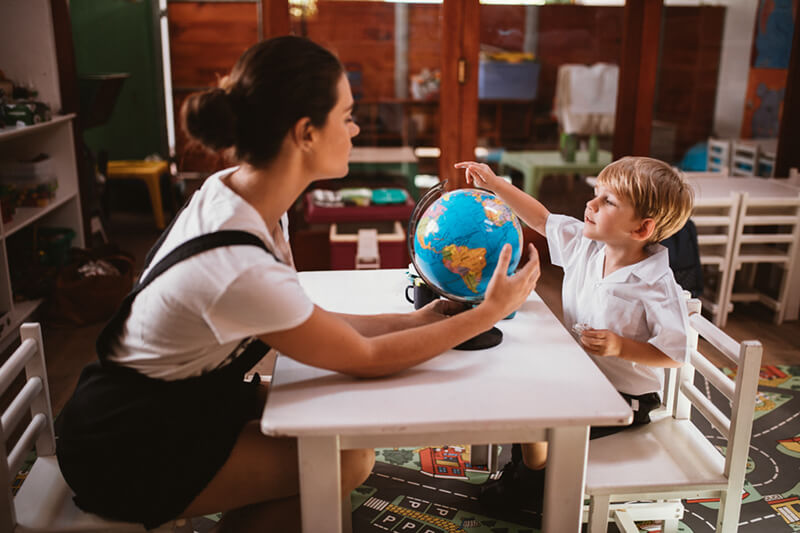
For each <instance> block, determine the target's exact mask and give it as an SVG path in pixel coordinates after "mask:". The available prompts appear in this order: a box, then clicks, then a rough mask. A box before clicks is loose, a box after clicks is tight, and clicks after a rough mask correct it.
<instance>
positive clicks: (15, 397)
mask: <svg viewBox="0 0 800 533" xmlns="http://www.w3.org/2000/svg"><path fill="white" fill-rule="evenodd" d="M20 337H21V342H20V345H19V347H18V348H17V349H16V350H14V353H12V354H11V356H10V357H9V358H8V359H7V360H6V361H5V362H4V363H3V365H2V366H0V395H6V393H7V392H8V391H11V390H12V389H14V388H16V387H14V385H15V382H16V380H17V377H18V376H20V375H24V376H25V383H24V385H23V386H22V388H21V389H20V390H19V391H14V392H13V393H12V395H11V399H10V403H9V405H8V407H7V408H6V409H5V411H3V414H2V417H0V446H3V447H4V450H3V454H2V455H0V483H2V484H3V487H4V490H5V495H4V497H3V498H2V499H0V500H1V501H0V531H13V530H14V524H15V523H16V514H15V511H14V496H13V494H12V492H11V483H12V481H13V480H14V477H15V476H16V474H17V472H18V471H19V469H20V467H21V466H22V464H23V463H24V461H25V458H26V456H27V454H28V452H29V451H31V450H32V449H34V448H35V449H36V454H37V455H38V456H40V457H42V456H47V455H55V453H56V441H55V434H54V431H53V413H52V411H51V409H50V392H49V389H48V385H47V370H46V367H45V360H44V349H43V345H42V331H41V328H40V327H39V324H35V323H28V324H23V325H22V327H21V328H20ZM26 413H30V421H28V422H27V424H25V426H24V428H21V427H20V428H19V429H21V433H20V436H19V438H18V439H17V440H16V442H15V443H11V442H8V440H9V439H10V438H11V437H12V434H13V433H15V430H17V429H18V426H20V423H21V422H22V421H23V420H24V419H25V418H26V416H25V415H26ZM12 444H13V445H12ZM6 450H8V451H7V452H6Z"/></svg>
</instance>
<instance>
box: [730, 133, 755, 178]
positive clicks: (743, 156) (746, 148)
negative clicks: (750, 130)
mask: <svg viewBox="0 0 800 533" xmlns="http://www.w3.org/2000/svg"><path fill="white" fill-rule="evenodd" d="M757 171H758V145H757V144H755V143H749V142H740V141H734V142H733V145H732V147H731V175H732V176H755V175H756V172H757Z"/></svg>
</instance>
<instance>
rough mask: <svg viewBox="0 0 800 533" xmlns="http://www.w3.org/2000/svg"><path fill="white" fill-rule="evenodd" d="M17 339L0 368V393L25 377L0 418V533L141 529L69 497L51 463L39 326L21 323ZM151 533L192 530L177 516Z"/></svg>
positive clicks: (52, 444) (50, 415)
mask: <svg viewBox="0 0 800 533" xmlns="http://www.w3.org/2000/svg"><path fill="white" fill-rule="evenodd" d="M20 337H21V343H20V346H19V348H17V349H16V350H15V351H14V353H13V354H12V355H11V356H10V357H9V358H8V360H6V361H5V362H4V363H3V365H2V366H0V396H2V395H4V394H5V393H6V392H8V391H10V390H12V385H13V384H14V382H15V380H16V379H17V377H19V376H22V375H24V376H25V384H24V385H23V386H22V388H21V390H19V392H16V393H14V394H13V397H12V399H11V403H10V404H9V406H8V408H6V410H5V411H4V412H3V413H2V418H0V447H4V453H3V454H0V482H2V483H3V486H4V488H5V489H4V490H5V494H4V495H3V497H2V498H0V533H23V532H24V533H44V532H56V531H70V532H101V531H102V532H120V533H124V532H144V531H146V530H145V528H144V527H143V526H142V525H141V524H132V523H126V522H113V521H109V520H104V519H102V518H100V517H99V516H97V515H94V514H91V513H86V512H84V511H82V510H80V509H79V508H78V507H77V506H76V505H75V503H74V502H73V501H72V496H73V494H72V491H71V490H70V488H69V486H68V485H67V484H66V482H65V481H64V478H63V477H62V475H61V470H60V469H59V468H58V462H57V461H56V455H55V453H56V445H55V434H54V431H53V413H52V411H51V407H50V393H49V389H48V385H47V371H46V366H45V358H44V350H43V345H42V333H41V328H40V327H39V324H35V323H29V324H23V325H22V327H21V328H20ZM26 413H30V421H29V422H28V423H27V425H26V426H25V429H24V430H23V431H22V432H21V436H20V437H19V438H18V439H17V440H16V443H12V442H8V439H9V438H10V437H11V435H12V434H13V433H14V432H15V429H16V428H17V427H18V426H19V425H20V424H21V423H22V422H23V421H25V420H26ZM12 444H13V446H12ZM33 449H35V450H36V460H35V462H34V463H33V466H32V467H31V469H30V471H29V472H28V475H27V477H26V478H25V480H24V482H23V483H22V487H20V489H19V492H17V494H16V496H15V495H14V494H13V493H12V490H11V484H12V482H13V481H14V478H15V477H16V474H17V472H18V471H19V469H20V467H21V466H22V465H23V464H24V462H25V459H26V457H27V455H28V453H29V452H30V451H31V450H33ZM5 450H8V452H6V451H5ZM120 460H124V458H122V457H121V458H120ZM154 531H157V532H159V533H161V532H167V531H192V529H191V524H190V523H189V521H187V520H176V521H174V522H171V523H168V524H165V525H163V526H162V527H160V528H158V529H156V530H154Z"/></svg>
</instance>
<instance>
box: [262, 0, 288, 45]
mask: <svg viewBox="0 0 800 533" xmlns="http://www.w3.org/2000/svg"><path fill="white" fill-rule="evenodd" d="M261 28H262V31H263V33H264V35H263V37H262V38H263V39H269V38H270V37H277V36H279V35H289V31H290V24H289V0H261Z"/></svg>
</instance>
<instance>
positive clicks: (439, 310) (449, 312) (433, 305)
mask: <svg viewBox="0 0 800 533" xmlns="http://www.w3.org/2000/svg"><path fill="white" fill-rule="evenodd" d="M469 308H470V306H469V305H466V304H462V303H459V302H454V301H452V300H446V299H443V298H438V299H436V300H434V301H432V302H430V303H429V304H427V305H425V306H423V307H422V308H420V309H418V310H417V311H415V312H414V313H415V314H417V315H419V317H420V318H421V320H422V321H423V322H424V323H430V322H436V321H437V320H442V319H445V318H448V317H451V316H453V315H457V314H459V313H461V312H463V311H466V310H467V309H469Z"/></svg>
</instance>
